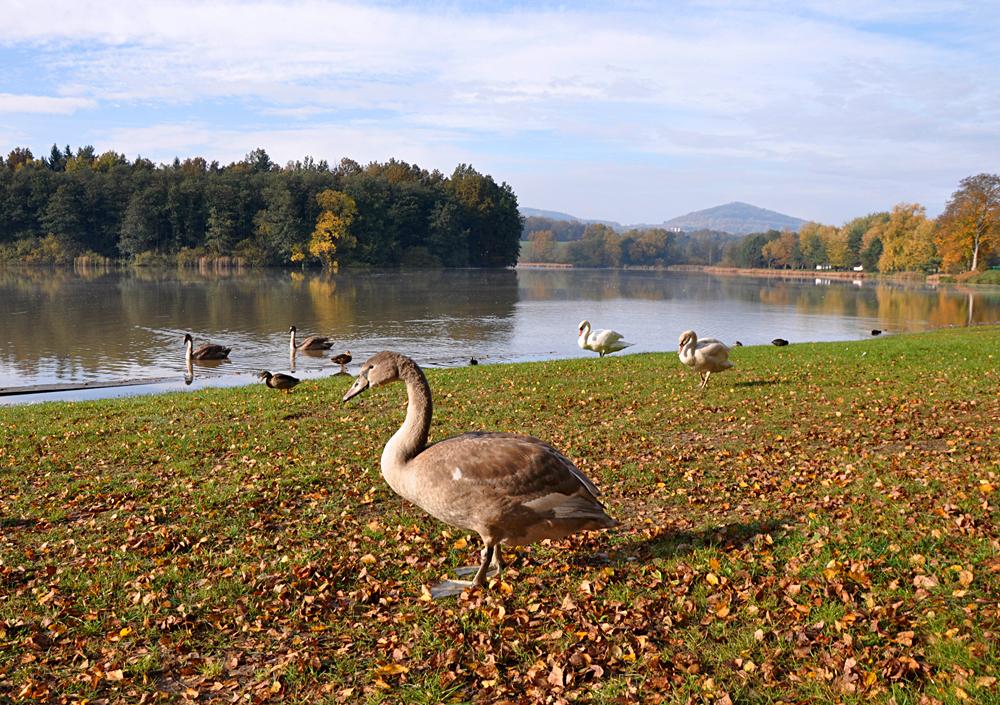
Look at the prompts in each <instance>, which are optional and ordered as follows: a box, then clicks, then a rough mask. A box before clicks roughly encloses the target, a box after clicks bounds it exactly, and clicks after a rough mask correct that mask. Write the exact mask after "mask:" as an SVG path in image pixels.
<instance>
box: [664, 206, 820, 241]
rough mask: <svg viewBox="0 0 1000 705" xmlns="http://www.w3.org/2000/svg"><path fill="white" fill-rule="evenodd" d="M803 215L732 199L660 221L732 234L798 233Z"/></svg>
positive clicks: (681, 226) (688, 227)
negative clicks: (780, 211)
mask: <svg viewBox="0 0 1000 705" xmlns="http://www.w3.org/2000/svg"><path fill="white" fill-rule="evenodd" d="M805 223H806V221H804V220H802V218H795V217H793V216H790V215H785V214H784V213H778V212H777V211H769V210H767V209H766V208H758V207H757V206H752V205H750V204H749V203H740V202H739V201H733V202H732V203H726V204H725V205H721V206H715V207H714V208H706V209H705V210H701V211H694V212H693V213H687V214H686V215H679V216H677V217H676V218H671V219H670V220H668V221H666V222H665V223H663V225H662V226H660V227H664V228H681V229H682V230H721V231H722V232H727V233H732V234H734V235H746V234H747V233H759V232H764V231H766V230H786V229H787V230H792V231H795V232H797V231H798V229H799V228H801V227H802V226H803V225H805Z"/></svg>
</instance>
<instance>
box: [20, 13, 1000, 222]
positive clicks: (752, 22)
mask: <svg viewBox="0 0 1000 705" xmlns="http://www.w3.org/2000/svg"><path fill="white" fill-rule="evenodd" d="M7 5H8V9H9V12H7V13H5V15H6V17H5V20H7V21H5V22H4V23H3V24H2V25H0V58H2V52H3V51H4V48H5V47H6V48H15V49H22V50H25V51H21V52H20V53H19V54H18V60H19V61H20V62H21V63H22V67H23V68H24V70H22V71H21V72H20V74H19V75H20V76H21V78H20V80H19V79H18V78H17V75H18V74H17V72H14V73H12V74H10V77H8V79H7V81H6V82H0V89H5V90H8V91H11V93H8V94H3V95H4V96H13V97H18V95H19V94H25V95H21V96H20V97H21V98H30V97H31V96H29V95H27V94H33V93H37V92H39V90H40V89H39V87H38V86H35V85H33V81H36V80H37V79H36V78H34V77H36V76H43V77H44V81H45V86H46V88H51V90H50V91H49V92H52V93H56V94H59V95H62V96H65V97H61V98H50V99H47V100H50V101H56V102H53V103H49V104H46V103H45V102H44V101H45V100H46V99H44V98H42V97H38V100H39V101H42V102H40V103H38V105H49V106H50V108H49V109H48V110H46V111H40V112H50V113H54V114H68V112H69V111H71V110H80V109H81V108H85V107H97V108H99V110H98V111H96V112H99V113H100V115H99V117H97V118H95V119H94V120H92V121H89V122H86V123H78V124H77V125H76V128H77V129H85V130H86V132H85V133H84V134H80V135H76V136H73V135H68V136H67V137H68V138H70V139H71V140H72V141H74V142H79V141H84V140H86V141H91V142H95V143H96V142H98V141H109V140H113V139H118V140H123V141H124V142H123V143H122V144H118V145H109V146H111V147H115V148H117V149H119V150H122V149H124V150H126V151H129V152H132V151H142V153H143V154H164V155H166V154H167V153H169V152H170V151H171V150H177V151H178V152H180V151H181V150H185V149H191V150H194V151H195V152H196V153H201V154H204V155H205V156H207V157H208V158H218V159H223V160H225V159H228V158H231V157H233V156H234V153H236V156H239V155H242V154H243V153H245V152H246V151H247V150H248V149H250V148H252V147H255V146H258V145H259V146H263V147H265V148H267V149H268V150H269V151H270V152H271V153H272V156H274V157H275V158H276V160H278V161H283V160H286V159H292V158H297V157H301V156H303V155H304V154H307V153H308V154H312V155H314V156H317V157H324V158H329V159H333V160H336V159H338V158H339V157H340V156H354V155H359V154H362V155H363V158H373V159H384V158H388V157H390V156H396V157H401V158H408V159H415V157H414V156H413V155H418V156H420V157H421V160H422V164H423V165H425V166H429V167H440V168H443V169H448V168H450V167H451V166H453V164H454V162H455V161H474V162H475V163H476V165H477V166H480V167H482V168H487V169H491V170H494V171H497V172H498V173H497V176H499V177H500V178H506V179H508V180H510V181H512V182H513V185H514V186H515V189H516V190H517V191H518V192H519V193H520V194H521V200H522V202H525V203H530V204H533V205H539V206H543V207H552V208H557V209H559V210H569V211H579V212H580V214H581V215H585V216H592V217H610V218H616V219H619V220H646V221H652V220H655V219H657V218H663V217H669V216H670V215H674V214H676V213H677V212H678V211H680V210H685V209H689V207H698V206H701V205H713V204H714V203H715V202H718V201H719V200H720V199H722V198H724V197H727V196H728V195H729V194H731V195H732V197H733V198H740V199H741V200H750V198H749V196H744V195H742V194H745V193H747V192H750V191H752V190H754V189H756V190H759V189H761V188H765V187H766V186H767V184H768V183H770V184H774V188H775V191H776V193H775V195H774V198H773V199H771V200H769V202H768V203H767V204H765V205H769V207H777V208H779V209H781V208H783V209H786V210H790V211H792V212H795V213H800V214H801V213H805V214H806V216H807V217H810V216H811V217H817V218H824V219H829V220H836V219H843V218H846V217H849V216H850V215H851V214H853V213H855V212H859V211H863V210H865V209H871V208H873V207H887V206H891V205H892V203H891V201H890V199H891V198H894V197H895V193H896V191H897V189H896V188H895V186H896V184H898V185H900V187H901V189H903V190H905V189H909V190H908V191H907V193H910V194H912V195H911V196H909V199H910V200H916V199H928V200H929V201H930V202H928V205H929V206H930V208H931V210H934V208H935V207H936V206H939V205H940V203H941V202H943V200H944V199H945V198H947V195H948V192H944V193H941V192H939V191H940V184H941V183H948V184H952V185H953V184H954V183H956V182H957V180H958V179H959V178H961V177H963V176H965V175H968V174H969V173H974V172H976V171H981V170H984V169H990V168H995V166H992V165H989V164H986V163H985V162H984V155H985V154H988V153H992V151H994V149H993V148H994V146H995V144H997V142H998V139H1000V74H998V73H997V72H996V71H995V67H996V65H997V64H998V62H1000V49H998V47H997V46H996V43H995V41H994V40H993V39H992V35H993V32H994V31H995V29H996V28H997V27H998V26H1000V10H998V9H994V8H993V7H992V4H989V3H971V2H959V1H958V0H904V1H902V2H877V1H875V0H870V1H869V0H865V1H862V0H848V2H845V3H825V2H819V1H818V0H817V1H815V2H805V3H800V2H793V1H792V0H771V1H765V0H746V1H743V2H740V1H734V2H729V1H727V2H721V1H719V2H715V1H711V0H703V1H699V0H690V1H688V2H676V3H669V4H661V3H652V2H649V3H647V2H633V3H627V4H610V3H609V4H608V5H604V4H601V3H585V4H583V5H580V6H567V5H563V4H561V3H560V4H557V3H546V2H541V3H539V4H536V5H530V6H529V5H523V4H520V3H518V4H516V5H513V6H509V7H508V6H503V5H495V6H490V7H489V8H488V9H486V10H484V9H482V7H483V6H482V5H481V4H478V3H477V4H475V5H474V6H471V7H470V6H466V5H463V4H462V3H461V2H455V3H437V2H434V3H415V2H409V3H391V2H383V3H379V4H375V5H365V4H361V3H355V2H317V1H309V0H306V1H302V2H288V3H283V2H271V1H265V0H249V1H246V2H244V1H240V2H237V1H236V0H208V1H207V2H197V3H196V2H179V1H177V0H174V1H173V2H156V3H153V2H143V3H138V4H137V3H136V2H134V0H133V1H128V2H126V1H125V0H111V1H110V2H102V3H99V4H91V3H86V2H84V3H81V2H56V3H55V4H54V5H55V6H54V7H53V4H51V3H47V4H45V7H42V6H41V5H39V4H38V3H34V2H25V1H23V0H21V1H18V0H15V1H14V2H8V3H7ZM54 16H57V17H59V21H58V22H53V21H52V17H54ZM991 28H992V29H991ZM27 49H30V51H27ZM26 57H28V58H26ZM25 62H27V63H25ZM32 62H34V63H32ZM8 63H10V62H8ZM14 63H17V62H14ZM28 77H32V78H28ZM0 81H3V79H0ZM4 100H5V98H0V111H2V110H4V108H3V105H4ZM11 104H12V105H15V104H18V103H17V101H14V100H11ZM21 104H22V105H28V104H30V101H22V102H21ZM56 106H61V107H62V112H60V111H58V110H56ZM112 106H114V110H112ZM91 112H94V111H91ZM18 127H19V128H20V131H22V132H23V131H29V130H28V129H27V125H18ZM143 139H145V140H149V142H148V143H146V144H144V145H142V144H139V141H141V140H143ZM38 140H39V141H40V143H42V144H44V143H45V142H46V140H49V137H48V136H47V135H39V136H38ZM62 141H65V139H63V140H62ZM126 142H127V144H126ZM286 150H287V151H286ZM291 150H297V151H291ZM325 150H338V151H325ZM181 153H182V154H183V153H184V152H181ZM355 158H358V157H355ZM654 162H659V164H656V166H655V167H651V164H653V163H654ZM501 169H502V170H503V171H502V172H501ZM547 169H548V170H550V171H551V172H552V176H551V178H549V179H548V182H549V185H548V186H546V185H545V181H544V180H543V179H540V178H535V177H534V176H533V175H535V174H539V173H544V172H545V171H546V170H547ZM602 172H603V173H616V174H619V175H620V177H621V178H618V177H616V178H615V179H614V182H613V183H608V184H606V188H607V189H609V190H610V196H609V197H608V199H607V201H608V203H607V204H606V205H605V204H602V205H601V207H602V208H608V209H609V210H607V211H605V212H594V211H593V210H591V209H592V208H594V207H595V203H596V201H595V200H594V199H593V198H589V197H584V196H582V195H581V196H574V195H573V194H574V193H578V194H584V193H585V192H586V190H587V188H589V187H585V184H589V183H590V182H589V181H588V179H590V178H591V177H590V176H588V175H591V174H600V173H602ZM629 173H633V174H636V175H639V174H641V175H642V176H641V177H640V176H637V177H636V179H629V178H628V177H627V174H629ZM525 175H529V176H525ZM786 176H787V177H788V178H785V177H786ZM572 178H578V179H580V181H579V186H580V188H578V189H573V188H572V186H570V187H568V188H565V189H563V188H559V187H557V186H555V185H554V184H553V182H555V181H559V180H565V179H572ZM638 178H656V179H658V180H659V181H658V184H659V188H647V185H646V184H639V183H638V182H637V179H638ZM761 179H764V180H763V181H762V180H761ZM851 183H865V184H869V185H871V184H879V185H881V188H880V189H877V190H872V189H870V188H865V189H853V188H847V187H845V184H851ZM692 184H697V185H698V186H697V189H698V190H697V191H696V192H694V191H692V186H691V185H692ZM886 184H892V185H893V187H892V188H886V187H885V185H886ZM838 189H839V190H840V191H842V192H843V194H844V195H843V197H842V198H841V199H840V200H839V201H838V200H837V197H836V195H835V192H836V191H837V190H838ZM820 192H822V193H823V194H824V196H823V198H822V199H818V198H817V196H816V194H817V193H820ZM640 193H648V194H649V195H647V196H644V197H643V198H642V199H639V198H638V197H637V196H636V194H640ZM859 193H860V195H861V201H860V202H859V200H858V198H859V196H858V194H859ZM724 194H725V195H724ZM616 195H617V201H616V200H615V198H616ZM935 199H936V200H935ZM694 201H697V203H695V202H694ZM616 203H618V204H619V205H618V206H616V205H615V204H616ZM814 205H815V210H812V208H813V206H814Z"/></svg>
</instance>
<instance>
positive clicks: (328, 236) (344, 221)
mask: <svg viewBox="0 0 1000 705" xmlns="http://www.w3.org/2000/svg"><path fill="white" fill-rule="evenodd" d="M316 202H317V203H319V206H320V208H322V209H323V210H322V211H321V212H320V214H319V217H318V218H317V219H316V229H315V230H313V233H312V238H311V239H310V240H309V254H310V255H312V256H313V257H315V258H316V259H318V260H319V261H320V262H322V263H323V266H324V267H326V268H328V269H334V270H336V269H337V268H338V266H339V264H340V263H339V261H338V259H337V250H338V247H339V250H340V252H341V254H343V253H344V252H346V251H348V250H350V249H351V248H352V247H353V246H354V245H355V244H357V239H356V238H355V237H354V236H353V235H351V233H350V227H351V223H352V222H354V218H355V216H356V215H357V214H358V205H357V203H355V201H354V199H353V198H351V197H350V196H348V195H347V194H346V193H343V192H341V191H334V190H333V189H326V190H324V191H320V192H319V193H318V194H316Z"/></svg>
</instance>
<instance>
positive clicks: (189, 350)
mask: <svg viewBox="0 0 1000 705" xmlns="http://www.w3.org/2000/svg"><path fill="white" fill-rule="evenodd" d="M231 350H232V348H227V347H226V346H224V345H215V344H213V343H208V344H206V345H202V346H201V347H200V348H198V349H197V350H195V349H194V338H192V337H191V334H190V333H185V334H184V359H185V361H187V360H225V359H227V358H228V357H229V353H230V351H231Z"/></svg>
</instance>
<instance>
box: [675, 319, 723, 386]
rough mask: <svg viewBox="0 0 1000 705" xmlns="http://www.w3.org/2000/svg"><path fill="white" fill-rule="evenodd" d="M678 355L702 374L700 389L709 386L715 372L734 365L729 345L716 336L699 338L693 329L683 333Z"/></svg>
mask: <svg viewBox="0 0 1000 705" xmlns="http://www.w3.org/2000/svg"><path fill="white" fill-rule="evenodd" d="M677 357H679V358H680V361H681V362H682V363H684V364H685V365H687V366H688V367H690V368H691V369H694V370H697V371H698V373H699V374H700V375H701V385H699V387H698V389H704V388H705V387H707V386H708V378H709V377H710V376H711V375H712V373H713V372H725V371H726V370H728V369H730V368H732V367H734V365H733V363H731V362H730V361H729V346H727V345H726V344H725V343H723V342H722V341H721V340H716V339H715V338H705V339H703V340H698V334H697V333H695V332H694V331H693V330H686V331H684V332H683V333H681V337H680V340H679V341H678V349H677Z"/></svg>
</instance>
